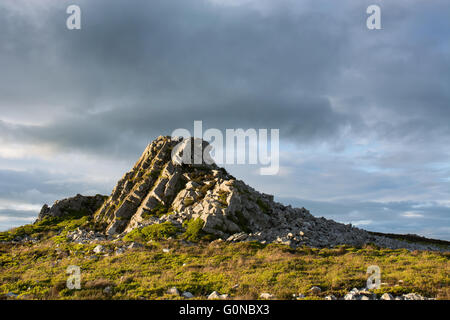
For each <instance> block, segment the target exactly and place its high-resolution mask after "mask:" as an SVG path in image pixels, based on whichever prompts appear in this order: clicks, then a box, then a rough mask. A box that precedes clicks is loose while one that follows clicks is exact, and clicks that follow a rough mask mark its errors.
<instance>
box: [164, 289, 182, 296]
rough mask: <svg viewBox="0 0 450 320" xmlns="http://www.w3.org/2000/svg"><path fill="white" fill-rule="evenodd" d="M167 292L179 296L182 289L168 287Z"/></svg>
mask: <svg viewBox="0 0 450 320" xmlns="http://www.w3.org/2000/svg"><path fill="white" fill-rule="evenodd" d="M167 293H168V294H172V295H175V296H179V295H180V291H178V289H177V288H176V287H172V288H170V289H168V290H167Z"/></svg>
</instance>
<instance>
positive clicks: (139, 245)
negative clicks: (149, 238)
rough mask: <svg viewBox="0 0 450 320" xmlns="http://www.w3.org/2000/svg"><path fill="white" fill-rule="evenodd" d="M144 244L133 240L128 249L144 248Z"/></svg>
mask: <svg viewBox="0 0 450 320" xmlns="http://www.w3.org/2000/svg"><path fill="white" fill-rule="evenodd" d="M143 247H144V245H143V244H140V243H139V242H132V243H131V244H130V245H129V246H128V249H140V248H143Z"/></svg>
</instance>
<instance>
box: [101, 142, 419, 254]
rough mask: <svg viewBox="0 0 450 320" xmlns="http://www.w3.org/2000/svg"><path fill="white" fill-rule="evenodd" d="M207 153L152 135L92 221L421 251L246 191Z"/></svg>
mask: <svg viewBox="0 0 450 320" xmlns="http://www.w3.org/2000/svg"><path fill="white" fill-rule="evenodd" d="M209 151H210V146H209V144H208V143H207V142H205V141H202V140H201V139H194V138H190V139H184V140H183V139H182V138H172V137H163V136H160V137H158V138H157V139H156V140H154V141H153V142H152V143H151V144H149V145H148V146H147V148H146V149H145V151H144V153H143V154H142V156H141V157H140V158H139V160H138V161H137V162H136V164H135V165H134V167H133V168H132V170H131V171H129V172H127V173H126V174H125V175H124V176H123V177H122V178H121V179H120V180H119V182H118V183H117V185H116V187H115V188H114V190H113V191H112V194H111V195H110V196H109V197H108V199H107V200H106V201H105V202H104V203H103V205H102V206H101V208H100V209H99V210H97V212H96V214H95V221H96V222H97V224H99V225H103V228H104V229H103V230H104V232H105V233H106V235H109V236H112V235H119V234H124V233H128V232H130V231H131V230H133V229H135V228H140V227H143V226H147V225H150V224H158V223H164V222H170V223H172V224H173V225H175V226H177V227H180V229H182V228H183V223H184V222H186V221H189V220H191V219H201V220H203V221H204V226H203V231H204V232H206V233H208V234H211V235H213V236H214V237H215V238H222V239H224V240H228V241H259V242H262V243H271V242H276V243H283V244H287V245H290V246H292V247H298V246H303V245H308V246H313V247H332V246H336V245H341V244H348V245H363V244H366V243H374V244H377V245H380V246H383V247H392V248H401V247H405V248H409V249H425V247H424V248H421V247H420V245H418V244H408V243H405V242H401V241H396V240H393V239H388V238H385V237H381V236H375V235H372V234H370V233H368V232H366V231H364V230H361V229H358V228H355V227H353V226H351V225H345V224H341V223H337V222H335V221H333V220H328V219H325V218H315V217H314V216H312V215H311V214H310V213H309V211H308V210H306V209H305V208H292V207H291V206H285V205H282V204H280V203H278V202H275V201H274V200H273V196H271V195H268V194H264V193H260V192H258V191H256V190H254V189H253V188H251V187H250V186H248V185H246V184H245V183H244V182H243V181H240V180H236V179H235V178H234V177H233V176H231V175H230V174H228V173H227V172H226V170H225V169H223V168H219V167H218V166H217V165H216V164H214V162H213V161H212V159H211V158H210V155H209Z"/></svg>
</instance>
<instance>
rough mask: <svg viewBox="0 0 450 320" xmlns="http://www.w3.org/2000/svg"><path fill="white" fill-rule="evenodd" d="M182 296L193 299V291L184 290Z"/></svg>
mask: <svg viewBox="0 0 450 320" xmlns="http://www.w3.org/2000/svg"><path fill="white" fill-rule="evenodd" d="M181 296H182V297H183V298H186V299H191V298H193V297H194V295H193V294H192V293H190V292H189V291H185V292H183V293H182V294H181Z"/></svg>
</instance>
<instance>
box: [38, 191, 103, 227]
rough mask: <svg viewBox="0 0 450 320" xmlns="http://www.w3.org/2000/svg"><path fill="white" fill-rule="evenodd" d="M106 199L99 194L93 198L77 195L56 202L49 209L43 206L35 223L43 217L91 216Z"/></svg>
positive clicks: (45, 205)
mask: <svg viewBox="0 0 450 320" xmlns="http://www.w3.org/2000/svg"><path fill="white" fill-rule="evenodd" d="M106 198H107V197H106V196H103V195H99V194H98V195H95V196H82V195H80V194H78V195H76V196H75V197H72V198H67V199H63V200H57V201H55V203H54V204H53V205H52V206H51V207H49V206H48V205H47V204H44V206H43V207H42V209H41V212H40V213H39V215H38V218H37V221H41V220H42V219H44V218H45V217H62V216H64V215H69V214H72V213H75V212H81V213H83V214H85V215H93V214H94V213H95V211H97V210H98V209H99V208H100V207H101V205H102V204H103V202H104V201H105V200H106Z"/></svg>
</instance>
